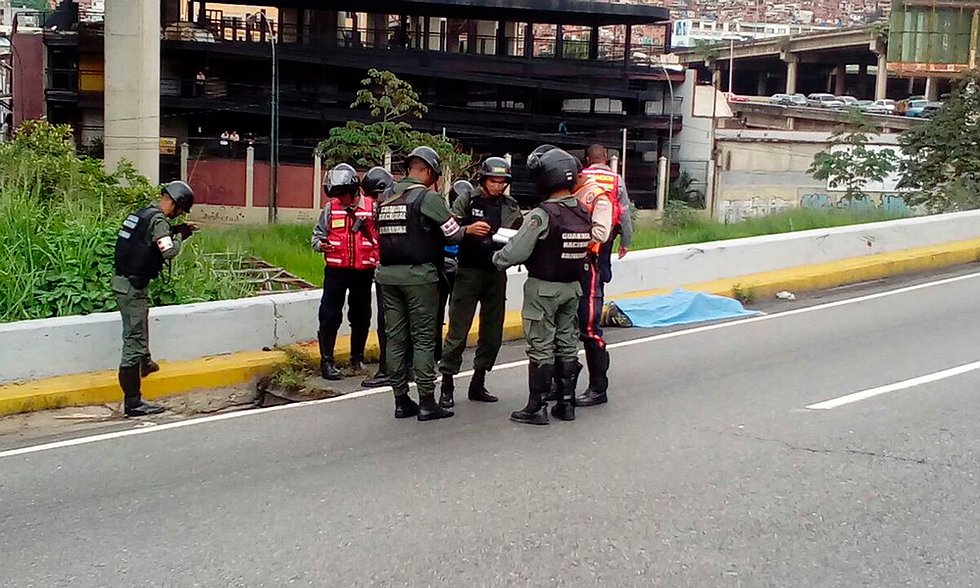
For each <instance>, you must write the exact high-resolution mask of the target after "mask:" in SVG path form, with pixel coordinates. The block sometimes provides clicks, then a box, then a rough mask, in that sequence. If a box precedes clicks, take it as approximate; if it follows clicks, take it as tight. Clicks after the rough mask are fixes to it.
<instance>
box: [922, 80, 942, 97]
mask: <svg viewBox="0 0 980 588" xmlns="http://www.w3.org/2000/svg"><path fill="white" fill-rule="evenodd" d="M925 94H926V100H929V101H931V102H935V101H936V100H939V81H938V80H937V79H936V78H926V92H925Z"/></svg>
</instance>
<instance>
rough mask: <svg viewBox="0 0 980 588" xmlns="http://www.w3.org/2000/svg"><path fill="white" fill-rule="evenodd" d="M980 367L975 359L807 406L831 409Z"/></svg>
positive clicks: (815, 408)
mask: <svg viewBox="0 0 980 588" xmlns="http://www.w3.org/2000/svg"><path fill="white" fill-rule="evenodd" d="M978 369H980V361H975V362H973V363H968V364H965V365H961V366H957V367H954V368H950V369H948V370H943V371H941V372H936V373H933V374H926V375H924V376H919V377H917V378H911V379H908V380H903V381H901V382H895V383H894V384H888V385H887V386H878V387H877V388H869V389H867V390H862V391H860V392H855V393H853V394H846V395H844V396H839V397H837V398H831V399H830V400H824V401H823V402H818V403H816V404H811V405H810V406H807V408H809V409H810V410H831V409H834V408H837V407H839V406H844V405H845V404H851V403H852V402H860V401H862V400H867V399H868V398H873V397H875V396H879V395H881V394H888V393H889V392H898V391H899V390H906V389H908V388H914V387H915V386H921V385H923V384H929V383H930V382H938V381H939V380H945V379H947V378H952V377H953V376H959V375H961V374H965V373H967V372H972V371H974V370H978Z"/></svg>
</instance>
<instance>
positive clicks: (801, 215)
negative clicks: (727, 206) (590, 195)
mask: <svg viewBox="0 0 980 588" xmlns="http://www.w3.org/2000/svg"><path fill="white" fill-rule="evenodd" d="M896 218H901V217H900V216H897V215H887V214H884V213H882V212H879V211H877V210H869V211H861V212H854V211H846V210H834V211H828V210H813V209H795V210H788V211H785V212H781V213H777V214H773V215H770V216H763V217H759V218H753V219H748V220H744V221H742V222H738V223H734V224H730V225H725V224H722V223H718V222H714V221H710V220H705V219H702V218H698V217H696V216H695V215H694V214H692V213H690V212H689V211H681V212H678V213H675V214H674V215H668V218H667V220H666V221H665V222H664V224H663V226H658V227H646V228H637V229H636V230H635V231H634V232H633V249H634V250H640V249H654V248H657V247H670V246H672V245H687V244H691V243H707V242H710V241H724V240H727V239H740V238H743V237H757V236H759V235H774V234H777V233H788V232H792V231H805V230H808V229H825V228H830V227H840V226H846V225H854V224H859V223H867V222H876V221H884V220H894V219H896Z"/></svg>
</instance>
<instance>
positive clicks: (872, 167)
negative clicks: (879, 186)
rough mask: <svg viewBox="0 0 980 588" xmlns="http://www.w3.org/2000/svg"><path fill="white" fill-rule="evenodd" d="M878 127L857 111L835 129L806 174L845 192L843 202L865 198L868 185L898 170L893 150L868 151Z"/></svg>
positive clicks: (850, 113)
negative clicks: (865, 188)
mask: <svg viewBox="0 0 980 588" xmlns="http://www.w3.org/2000/svg"><path fill="white" fill-rule="evenodd" d="M874 131H875V127H874V125H873V124H871V123H870V122H868V121H867V119H865V118H864V116H863V115H862V114H861V112H860V111H858V110H852V111H850V112H849V113H848V117H847V122H845V123H844V124H843V125H840V126H838V127H837V128H836V129H834V132H833V134H832V135H831V136H830V145H829V146H828V147H827V148H826V149H824V150H823V151H821V152H820V153H817V154H816V156H814V158H813V164H812V165H810V169H809V170H808V171H807V173H809V174H810V175H811V176H813V177H814V178H815V179H818V180H826V181H827V184H828V185H829V186H830V187H831V188H841V187H843V188H844V198H846V199H848V200H850V199H853V198H854V197H855V196H863V195H864V186H865V184H867V183H868V182H881V181H883V180H884V179H885V178H887V177H888V175H889V174H891V173H892V172H894V171H895V170H896V169H898V164H897V163H896V159H897V156H896V153H895V151H894V150H893V149H880V150H879V149H869V148H868V143H869V142H870V135H871V134H872V133H874Z"/></svg>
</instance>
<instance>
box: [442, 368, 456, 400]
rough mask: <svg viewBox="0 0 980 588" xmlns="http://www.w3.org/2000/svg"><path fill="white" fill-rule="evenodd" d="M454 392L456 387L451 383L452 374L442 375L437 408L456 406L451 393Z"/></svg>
mask: <svg viewBox="0 0 980 588" xmlns="http://www.w3.org/2000/svg"><path fill="white" fill-rule="evenodd" d="M455 391H456V385H455V384H454V383H453V376H452V374H443V375H442V386H440V387H439V406H441V407H443V408H452V407H454V406H456V401H455V400H454V399H453V392H455Z"/></svg>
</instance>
